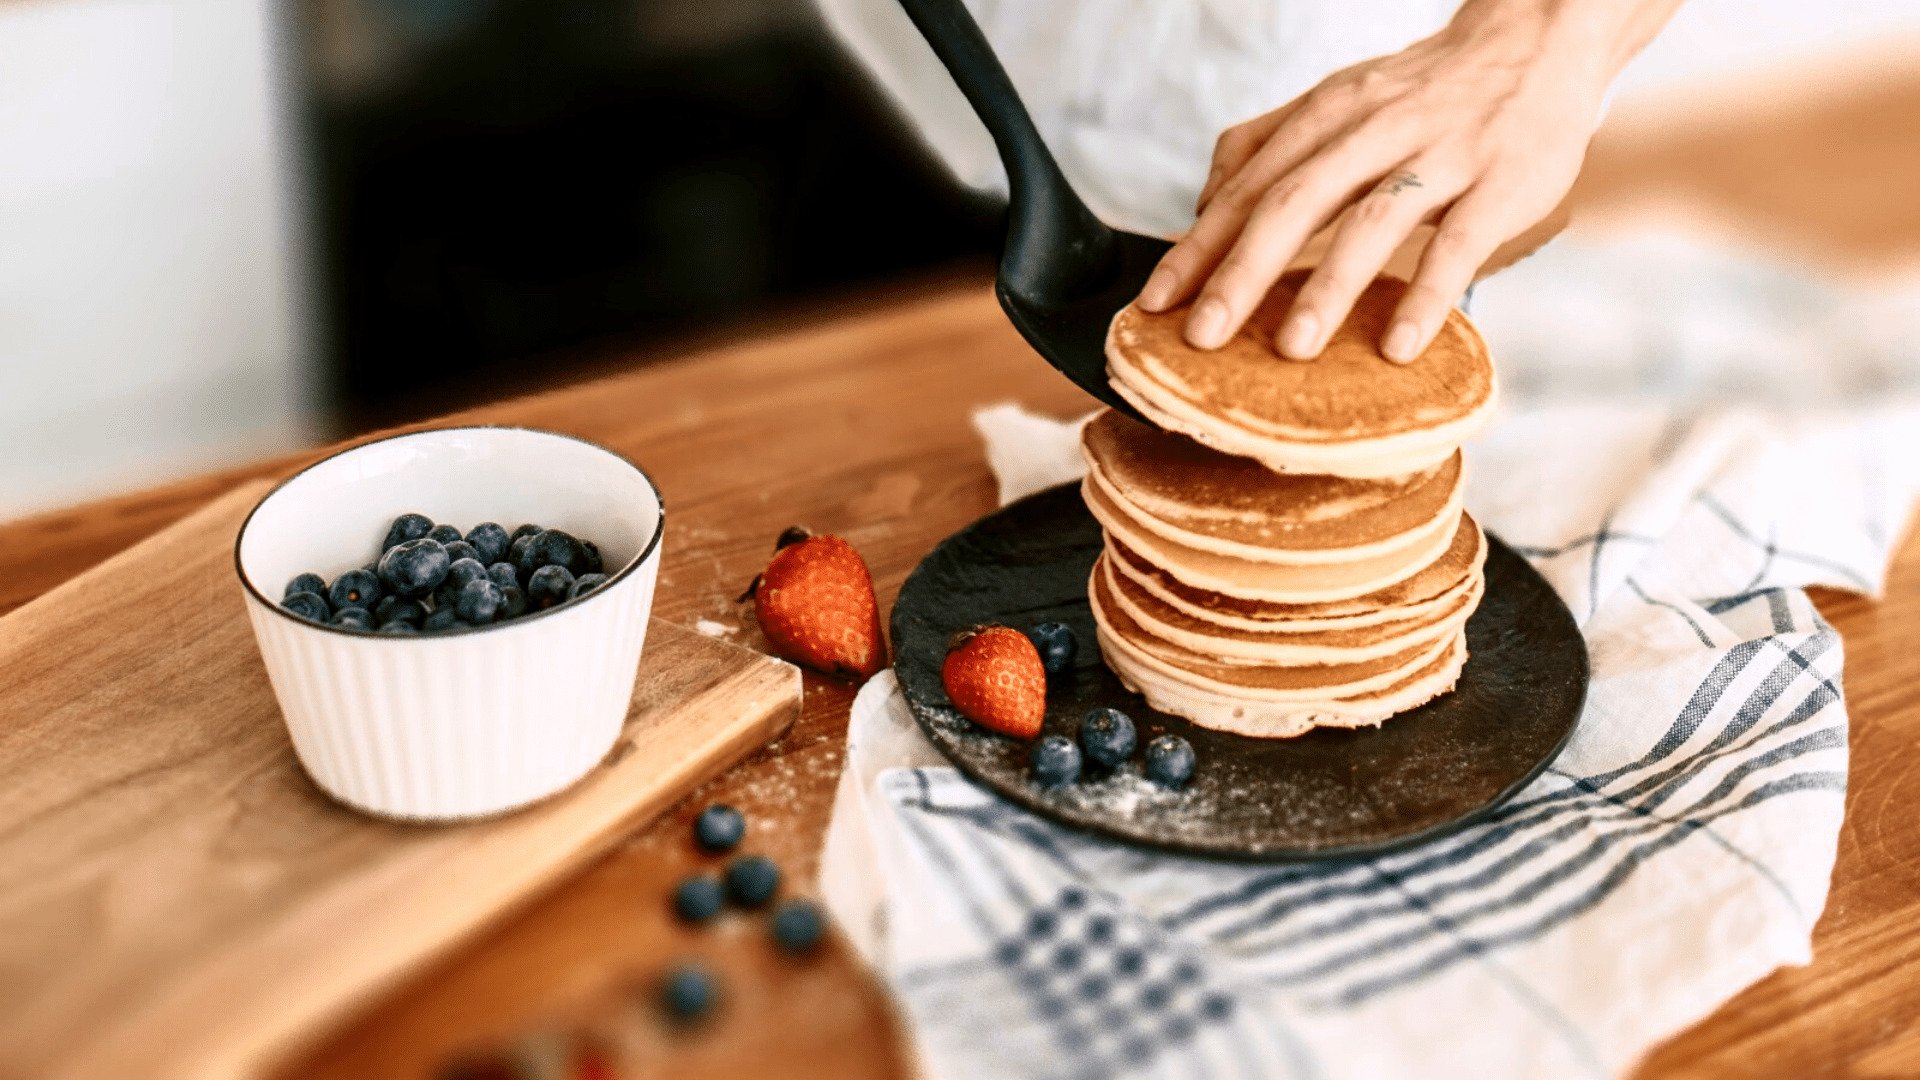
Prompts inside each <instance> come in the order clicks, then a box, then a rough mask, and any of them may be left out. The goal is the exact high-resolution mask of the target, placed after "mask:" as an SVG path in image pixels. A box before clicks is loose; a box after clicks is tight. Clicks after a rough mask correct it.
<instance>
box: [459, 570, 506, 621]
mask: <svg viewBox="0 0 1920 1080" xmlns="http://www.w3.org/2000/svg"><path fill="white" fill-rule="evenodd" d="M474 565H475V566H478V565H480V564H479V563H477V562H476V563H474ZM504 603H506V597H504V596H502V595H501V594H500V586H498V585H495V584H494V583H493V582H491V581H489V580H487V578H486V577H485V576H481V577H478V578H475V579H473V580H472V581H469V582H467V584H466V587H465V588H463V589H461V590H460V595H459V596H457V597H455V598H454V601H453V613H454V614H455V615H458V616H459V617H460V618H461V619H464V620H466V621H467V622H470V623H472V624H474V625H475V626H485V625H487V624H488V623H490V622H492V621H493V620H494V617H495V616H496V615H497V614H499V611H500V607H501V605H502V604H504Z"/></svg>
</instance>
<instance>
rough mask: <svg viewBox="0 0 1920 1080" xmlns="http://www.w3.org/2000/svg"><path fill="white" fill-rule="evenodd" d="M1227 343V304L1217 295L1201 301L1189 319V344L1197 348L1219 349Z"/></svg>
mask: <svg viewBox="0 0 1920 1080" xmlns="http://www.w3.org/2000/svg"><path fill="white" fill-rule="evenodd" d="M1226 343H1227V305H1226V303H1225V302H1223V301H1222V300H1220V299H1219V298H1217V297H1208V298H1207V299H1205V300H1202V301H1200V306H1199V307H1197V308H1194V309H1193V314H1192V315H1191V316H1189V317H1188V319H1187V344H1189V345H1191V346H1193V347H1194V348H1196V349H1217V348H1219V347H1220V346H1222V345H1225V344H1226Z"/></svg>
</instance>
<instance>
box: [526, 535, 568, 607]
mask: <svg viewBox="0 0 1920 1080" xmlns="http://www.w3.org/2000/svg"><path fill="white" fill-rule="evenodd" d="M540 535H542V536H545V535H547V534H546V533H541V534H540ZM572 591H573V575H572V574H570V573H568V572H567V568H566V567H564V566H543V567H541V568H539V569H538V570H535V571H534V572H533V576H531V577H529V578H527V606H528V607H531V608H533V609H534V610H535V611H541V610H544V609H546V608H550V607H552V606H553V605H555V604H560V603H565V602H566V599H567V594H568V593H570V592H572Z"/></svg>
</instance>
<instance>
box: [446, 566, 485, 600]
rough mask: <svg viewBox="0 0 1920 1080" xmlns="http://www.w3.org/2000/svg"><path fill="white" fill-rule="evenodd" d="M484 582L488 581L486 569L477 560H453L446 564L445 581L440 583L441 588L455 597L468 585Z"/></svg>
mask: <svg viewBox="0 0 1920 1080" xmlns="http://www.w3.org/2000/svg"><path fill="white" fill-rule="evenodd" d="M486 580H489V579H488V578H487V568H486V567H485V566H484V565H482V564H481V562H480V560H479V559H455V560H454V561H452V562H450V563H448V564H447V580H446V581H444V582H442V583H441V587H442V588H444V589H446V590H447V592H449V593H451V594H453V595H455V596H457V595H459V593H460V590H462V589H464V588H466V587H467V586H468V585H469V584H470V583H472V582H475V581H486Z"/></svg>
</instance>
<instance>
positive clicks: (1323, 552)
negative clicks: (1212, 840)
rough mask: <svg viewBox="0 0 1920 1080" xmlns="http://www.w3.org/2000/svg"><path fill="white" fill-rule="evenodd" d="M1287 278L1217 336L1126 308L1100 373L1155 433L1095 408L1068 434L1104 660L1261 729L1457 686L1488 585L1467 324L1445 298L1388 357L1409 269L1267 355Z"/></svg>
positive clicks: (1206, 720) (1296, 727)
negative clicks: (1427, 343) (1077, 468)
mask: <svg viewBox="0 0 1920 1080" xmlns="http://www.w3.org/2000/svg"><path fill="white" fill-rule="evenodd" d="M1299 281H1300V277H1299V276H1290V277H1288V278H1286V279H1283V280H1282V282H1281V284H1280V285H1279V286H1278V287H1276V288H1275V290H1274V292H1273V294H1272V295H1270V296H1269V297H1268V299H1267V302H1266V304H1265V305H1264V306H1263V307H1262V308H1261V310H1260V311H1259V312H1258V313H1256V315H1255V316H1254V318H1253V319H1251V320H1249V323H1248V326H1247V328H1246V329H1244V330H1242V331H1241V333H1240V334H1239V335H1238V336H1236V337H1235V338H1234V340H1233V341H1231V342H1229V343H1228V344H1227V345H1226V346H1225V347H1224V348H1222V349H1220V350H1217V351H1213V352H1202V351H1200V350H1196V349H1193V348H1191V347H1190V346H1188V345H1186V344H1185V342H1184V340H1183V339H1182V337H1181V334H1180V328H1181V325H1182V323H1183V322H1184V320H1185V317H1186V312H1185V311H1184V310H1178V309H1176V310H1175V311H1171V312H1165V313H1161V314H1148V313H1146V312H1143V311H1140V310H1139V309H1137V308H1133V307H1129V308H1127V309H1126V310H1124V311H1122V312H1121V313H1120V314H1119V315H1117V316H1116V317H1115V318H1114V322H1113V327H1112V329H1111V331H1110V332H1109V336H1108V343H1107V357H1108V372H1109V375H1110V376H1111V378H1112V380H1113V385H1114V388H1115V389H1116V390H1117V391H1118V392H1119V393H1120V394H1121V395H1122V396H1124V397H1125V398H1126V399H1127V400H1128V401H1130V402H1132V403H1133V404H1134V405H1135V406H1136V407H1138V408H1139V409H1140V411H1141V413H1142V414H1143V415H1145V416H1147V417H1149V418H1150V419H1152V420H1153V421H1154V422H1155V423H1157V424H1159V425H1160V426H1161V428H1164V429H1166V430H1161V429H1159V428H1155V427H1151V426H1148V425H1146V424H1142V423H1139V422H1138V421H1135V420H1132V419H1130V418H1128V417H1126V416H1123V415H1121V414H1119V413H1116V412H1112V411H1108V412H1105V413H1102V414H1101V415H1099V416H1098V417H1096V418H1095V419H1094V420H1093V421H1092V422H1090V423H1089V424H1088V425H1087V426H1086V428H1085V430H1084V432H1083V434H1082V437H1081V449H1082V452H1083V454H1084V456H1085V457H1086V460H1087V467H1088V472H1087V478H1086V480H1085V482H1084V485H1083V488H1082V492H1083V494H1084V496H1085V498H1086V502H1087V506H1088V508H1089V509H1090V510H1091V511H1092V512H1093V515H1094V517H1095V518H1096V519H1098V520H1099V522H1100V525H1101V527H1102V529H1103V530H1104V532H1105V546H1104V550H1103V551H1102V553H1101V556H1100V558H1099V560H1098V561H1097V562H1096V563H1095V565H1094V570H1093V575H1092V578H1091V580H1090V581H1089V583H1088V597H1089V600H1090V602H1091V604H1092V607H1093V614H1094V618H1095V621H1096V623H1097V624H1098V628H1099V642H1100V648H1101V652H1102V654H1103V656H1104V657H1105V659H1106V661H1107V664H1108V666H1109V667H1111V668H1112V669H1113V670H1114V672H1115V673H1116V674H1118V675H1119V676H1120V678H1121V680H1122V681H1123V682H1125V683H1126V684H1127V685H1128V686H1129V687H1131V688H1132V689H1134V690H1136V691H1138V692H1139V693H1141V694H1143V695H1145V696H1146V698H1147V700H1148V702H1149V704H1151V705H1153V707H1155V708H1156V709H1159V710H1161V711H1163V712H1169V713H1173V714H1176V715H1179V716H1184V717H1186V718H1188V719H1190V720H1192V721H1193V722H1195V723H1197V724H1200V725H1202V726H1205V727H1210V728H1217V729H1221V730H1226V731H1234V732H1238V733H1241V734H1245V735H1253V736H1260V737H1268V738H1284V737H1289V736H1293V735H1298V734H1301V733H1302V732H1305V731H1307V730H1309V729H1311V728H1313V727H1316V726H1335V727H1356V726H1363V725H1371V724H1377V723H1379V722H1381V721H1382V720H1384V719H1386V718H1387V717H1389V716H1392V715H1393V714H1395V713H1398V712H1403V711H1405V710H1407V709H1411V708H1413V707H1415V706H1417V705H1420V704H1422V703H1424V702H1426V701H1428V700H1431V699H1432V698H1434V697H1435V696H1437V695H1439V694H1443V693H1445V692H1446V691H1448V690H1450V689H1452V688H1453V685H1454V683H1455V681H1456V680H1457V679H1458V677H1459V674H1460V670H1461V667H1462V665H1464V664H1465V662H1466V657H1467V651H1466V636H1465V629H1464V628H1465V626H1466V621H1467V618H1468V617H1469V616H1470V615H1472V613H1473V611H1474V608H1475V606H1476V605H1478V603H1479V601H1480V596H1481V593H1482V592H1483V590H1484V588H1485V580H1484V578H1483V576H1482V572H1481V571H1482V566H1483V563H1484V561H1485V558H1486V540H1485V538H1484V537H1483V536H1482V535H1481V533H1480V529H1479V526H1478V525H1476V524H1475V523H1474V521H1473V519H1472V518H1471V517H1470V516H1468V515H1467V514H1466V513H1464V512H1463V511H1462V509H1461V489H1462V484H1463V481H1464V470H1463V463H1462V459H1461V454H1460V449H1459V444H1460V441H1461V440H1463V439H1465V438H1467V437H1468V436H1470V435H1471V434H1473V433H1474V432H1475V431H1477V430H1478V428H1479V427H1480V426H1481V425H1482V424H1483V423H1484V422H1485V420H1486V418H1487V415H1488V413H1489V412H1490V410H1491V409H1492V407H1493V402H1494V396H1495V386H1494V379H1493V369H1492V365H1491V363H1490V362H1489V360H1488V357H1487V351H1486V347H1485V345H1484V344H1483V343H1482V342H1481V340H1480V337H1479V335H1478V334H1477V333H1475V332H1474V330H1473V328H1472V326H1471V325H1470V324H1469V323H1467V321H1466V319H1465V318H1464V316H1460V315H1459V314H1458V313H1454V314H1453V315H1452V316H1450V317H1449V321H1448V324H1447V326H1446V327H1445V328H1444V329H1443V331H1442V332H1441V334H1440V336H1439V338H1438V339H1437V340H1436V341H1435V343H1434V345H1433V346H1432V347H1430V348H1429V349H1428V350H1427V352H1426V353H1425V354H1424V355H1423V356H1422V357H1421V358H1419V359H1418V360H1416V361H1414V362H1413V363H1412V364H1409V365H1404V366H1403V365H1397V364H1393V363H1391V362H1389V361H1387V360H1386V359H1385V358H1383V357H1381V356H1380V355H1379V353H1378V352H1377V351H1376V349H1375V346H1374V342H1377V341H1378V340H1379V338H1380V331H1381V329H1382V328H1383V326H1384V323H1385V321H1386V318H1387V316H1388V315H1390V314H1391V312H1392V311H1393V308H1394V306H1395V305H1396V304H1397V302H1398V300H1399V297H1400V293H1401V291H1402V290H1403V289H1404V286H1403V285H1402V284H1400V283H1398V282H1394V281H1389V280H1384V279H1383V280H1381V281H1378V282H1375V283H1374V284H1373V285H1372V286H1371V287H1370V288H1369V289H1368V290H1367V291H1366V292H1365V293H1364V294H1363V295H1362V296H1361V298H1360V301H1359V303H1358V304H1357V305H1356V307H1355V311H1354V314H1353V316H1352V317H1350V318H1349V319H1348V321H1347V323H1346V324H1345V325H1344V326H1342V327H1341V328H1340V330H1339V331H1337V332H1336V333H1335V334H1334V336H1333V339H1332V342H1331V343H1330V344H1329V345H1328V347H1327V349H1326V351H1325V352H1324V353H1323V354H1322V355H1321V356H1320V357H1319V359H1317V360H1315V361H1312V362H1310V363H1295V362H1292V361H1288V360H1284V359H1281V358H1280V357H1279V356H1278V355H1277V354H1276V353H1275V352H1274V351H1273V349H1272V346H1271V344H1270V343H1271V342H1272V340H1273V334H1274V330H1275V328H1276V326H1277V324H1278V321H1279V317H1280V316H1281V315H1282V314H1284V312H1285V311H1286V307H1287V304H1288V303H1289V302H1290V301H1291V299H1292V295H1293V290H1294V289H1295V288H1297V287H1298V284H1299Z"/></svg>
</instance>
